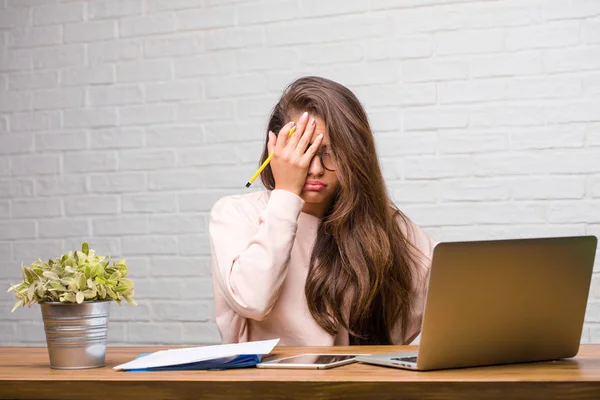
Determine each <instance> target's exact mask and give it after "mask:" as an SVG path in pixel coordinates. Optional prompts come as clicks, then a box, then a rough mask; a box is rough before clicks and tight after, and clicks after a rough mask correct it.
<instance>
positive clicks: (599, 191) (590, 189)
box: [586, 176, 600, 197]
mask: <svg viewBox="0 0 600 400" xmlns="http://www.w3.org/2000/svg"><path fill="white" fill-rule="evenodd" d="M586 194H587V195H588V196H589V197H600V176H595V177H589V178H588V184H587V190H586Z"/></svg>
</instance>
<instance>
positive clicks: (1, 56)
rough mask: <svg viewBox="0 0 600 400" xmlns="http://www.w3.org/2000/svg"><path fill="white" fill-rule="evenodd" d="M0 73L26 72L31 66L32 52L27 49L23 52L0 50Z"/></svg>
mask: <svg viewBox="0 0 600 400" xmlns="http://www.w3.org/2000/svg"><path fill="white" fill-rule="evenodd" d="M0 60H2V62H1V63H0V71H18V72H23V71H28V70H31V68H32V66H33V57H32V52H31V51H30V50H29V49H24V50H8V49H6V48H3V49H1V50H0Z"/></svg>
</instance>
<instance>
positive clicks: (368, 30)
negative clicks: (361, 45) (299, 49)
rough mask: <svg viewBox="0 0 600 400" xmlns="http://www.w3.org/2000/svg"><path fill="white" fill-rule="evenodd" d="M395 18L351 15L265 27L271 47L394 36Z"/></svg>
mask: <svg viewBox="0 0 600 400" xmlns="http://www.w3.org/2000/svg"><path fill="white" fill-rule="evenodd" d="M393 27H394V22H393V19H392V18H390V17H387V16H365V15H359V16H356V17H355V16H351V17H348V18H344V19H338V20H335V19H331V18H321V19H315V20H312V21H308V22H307V21H292V22H285V23H277V24H269V25H267V26H266V38H267V40H266V43H267V45H268V46H285V45H298V44H308V43H326V42H338V41H351V40H364V39H369V38H380V37H386V36H391V35H392V32H393Z"/></svg>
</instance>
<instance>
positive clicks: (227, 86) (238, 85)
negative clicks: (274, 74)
mask: <svg viewBox="0 0 600 400" xmlns="http://www.w3.org/2000/svg"><path fill="white" fill-rule="evenodd" d="M204 82H205V85H206V97H207V98H208V99H218V98H223V97H238V96H244V95H253V94H260V93H264V92H266V91H267V79H266V78H265V76H264V75H263V74H244V75H238V76H234V77H227V76H224V77H208V78H205V81H204Z"/></svg>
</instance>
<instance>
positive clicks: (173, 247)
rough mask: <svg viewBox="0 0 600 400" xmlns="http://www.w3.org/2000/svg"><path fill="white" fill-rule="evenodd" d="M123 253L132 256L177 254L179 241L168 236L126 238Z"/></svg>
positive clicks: (123, 240) (123, 239) (124, 238)
mask: <svg viewBox="0 0 600 400" xmlns="http://www.w3.org/2000/svg"><path fill="white" fill-rule="evenodd" d="M122 242H123V244H122V245H123V252H124V253H125V254H131V255H154V254H163V255H168V254H177V239H176V238H175V237H173V236H171V235H168V236H156V235H153V236H126V237H123V238H122Z"/></svg>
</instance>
